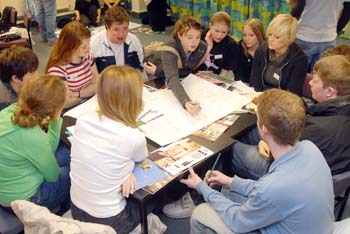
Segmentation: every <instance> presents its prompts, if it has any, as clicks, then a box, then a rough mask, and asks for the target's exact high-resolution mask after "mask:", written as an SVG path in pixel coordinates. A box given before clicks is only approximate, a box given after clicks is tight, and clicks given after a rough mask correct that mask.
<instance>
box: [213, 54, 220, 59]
mask: <svg viewBox="0 0 350 234" xmlns="http://www.w3.org/2000/svg"><path fill="white" fill-rule="evenodd" d="M214 59H222V54H216V55H215V56H214Z"/></svg>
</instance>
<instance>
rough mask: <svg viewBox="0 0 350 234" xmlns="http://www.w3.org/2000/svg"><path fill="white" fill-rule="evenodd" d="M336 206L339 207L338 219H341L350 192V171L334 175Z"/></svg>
mask: <svg viewBox="0 0 350 234" xmlns="http://www.w3.org/2000/svg"><path fill="white" fill-rule="evenodd" d="M332 178H333V189H334V197H335V208H338V207H339V211H338V214H337V217H336V220H337V221H339V220H341V218H342V216H343V212H344V210H345V206H346V203H347V200H348V198H349V193H350V171H346V172H343V173H340V174H337V175H333V177H332Z"/></svg>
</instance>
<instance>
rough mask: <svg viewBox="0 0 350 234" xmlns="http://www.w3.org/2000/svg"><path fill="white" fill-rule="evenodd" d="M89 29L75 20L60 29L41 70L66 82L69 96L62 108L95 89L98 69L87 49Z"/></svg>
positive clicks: (85, 96) (86, 96) (87, 95)
mask: <svg viewBox="0 0 350 234" xmlns="http://www.w3.org/2000/svg"><path fill="white" fill-rule="evenodd" d="M90 37H91V34H90V31H89V29H88V28H86V27H85V26H84V25H82V24H81V23H79V22H77V21H73V22H70V23H68V24H67V25H65V26H64V28H63V29H62V31H61V33H60V36H59V38H58V41H57V43H56V44H55V45H54V47H53V49H52V52H51V55H50V58H49V60H48V62H47V65H46V69H45V72H46V73H48V74H50V75H54V76H58V77H60V78H61V79H62V80H64V81H65V82H67V85H68V88H69V97H68V99H67V102H66V104H65V108H68V107H71V106H74V105H76V104H78V103H80V102H81V101H82V100H83V99H85V98H88V97H91V96H93V95H95V93H96V83H97V77H98V71H97V68H96V64H95V62H94V57H93V56H92V54H91V53H90Z"/></svg>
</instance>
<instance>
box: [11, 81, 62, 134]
mask: <svg viewBox="0 0 350 234" xmlns="http://www.w3.org/2000/svg"><path fill="white" fill-rule="evenodd" d="M66 93H67V87H66V85H65V83H64V82H63V81H61V79H60V78H58V77H56V76H51V75H40V76H37V77H34V78H32V79H30V80H28V81H27V82H26V83H25V84H24V85H23V86H22V88H21V89H20V91H19V96H18V105H17V107H16V109H15V111H14V114H13V116H12V123H13V124H16V125H18V126H20V127H22V128H31V127H34V126H36V125H39V126H42V125H43V124H44V120H50V119H53V118H55V117H57V116H59V114H60V112H61V111H62V109H63V106H64V104H65V101H66V97H67V96H66Z"/></svg>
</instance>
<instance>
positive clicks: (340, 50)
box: [321, 45, 350, 61]
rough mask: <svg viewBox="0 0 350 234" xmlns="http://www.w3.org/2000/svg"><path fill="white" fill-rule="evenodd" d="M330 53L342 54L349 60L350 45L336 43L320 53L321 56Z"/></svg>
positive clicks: (330, 54)
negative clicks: (336, 44)
mask: <svg viewBox="0 0 350 234" xmlns="http://www.w3.org/2000/svg"><path fill="white" fill-rule="evenodd" d="M332 55H344V56H345V58H346V59H347V60H349V61H350V45H338V46H336V47H333V48H330V49H328V50H326V51H324V52H323V53H322V54H321V58H324V57H327V56H332Z"/></svg>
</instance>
